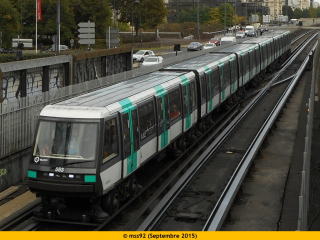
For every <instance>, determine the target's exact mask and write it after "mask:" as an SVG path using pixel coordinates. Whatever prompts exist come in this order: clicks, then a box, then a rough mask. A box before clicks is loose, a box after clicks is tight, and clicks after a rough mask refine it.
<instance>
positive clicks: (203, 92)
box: [200, 75, 209, 103]
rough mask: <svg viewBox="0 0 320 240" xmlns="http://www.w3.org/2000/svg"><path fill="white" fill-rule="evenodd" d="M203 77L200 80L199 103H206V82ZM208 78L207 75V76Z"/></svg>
mask: <svg viewBox="0 0 320 240" xmlns="http://www.w3.org/2000/svg"><path fill="white" fill-rule="evenodd" d="M204 76H205V75H202V76H201V78H200V89H201V103H204V102H206V86H207V85H206V81H205V78H204ZM208 76H209V75H208Z"/></svg>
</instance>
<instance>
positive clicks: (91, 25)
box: [78, 22, 95, 28]
mask: <svg viewBox="0 0 320 240" xmlns="http://www.w3.org/2000/svg"><path fill="white" fill-rule="evenodd" d="M78 26H79V27H81V28H94V27H95V23H94V22H81V23H79V24H78Z"/></svg>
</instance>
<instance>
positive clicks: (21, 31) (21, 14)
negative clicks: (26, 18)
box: [20, 0, 22, 38]
mask: <svg viewBox="0 0 320 240" xmlns="http://www.w3.org/2000/svg"><path fill="white" fill-rule="evenodd" d="M20 28H21V29H20V30H21V31H20V38H22V0H21V14H20Z"/></svg>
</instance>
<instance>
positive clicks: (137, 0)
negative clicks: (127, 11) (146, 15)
mask: <svg viewBox="0 0 320 240" xmlns="http://www.w3.org/2000/svg"><path fill="white" fill-rule="evenodd" d="M135 3H139V11H140V2H139V0H136V1H134V2H132V4H131V16H132V18H131V20H132V49H133V45H134V35H133V26H134V24H133V5H134V4H135ZM140 28H141V11H140ZM141 45H142V36H141Z"/></svg>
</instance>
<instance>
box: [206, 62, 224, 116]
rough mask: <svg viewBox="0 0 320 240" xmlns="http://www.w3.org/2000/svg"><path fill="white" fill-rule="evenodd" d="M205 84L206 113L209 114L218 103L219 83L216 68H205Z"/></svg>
mask: <svg viewBox="0 0 320 240" xmlns="http://www.w3.org/2000/svg"><path fill="white" fill-rule="evenodd" d="M205 69H206V73H207V74H206V83H207V86H208V87H207V113H210V112H211V111H212V110H213V109H214V108H215V107H217V106H218V105H219V103H220V81H219V72H218V67H216V66H215V67H214V68H213V69H211V68H208V67H205Z"/></svg>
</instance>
